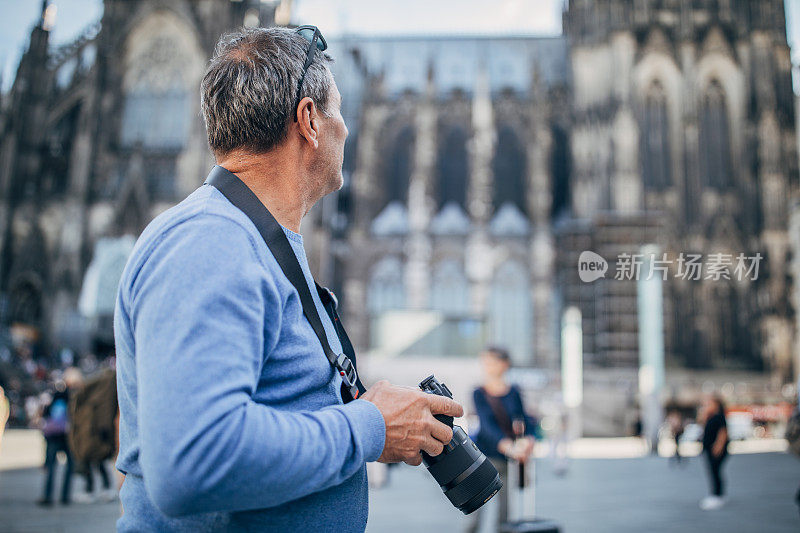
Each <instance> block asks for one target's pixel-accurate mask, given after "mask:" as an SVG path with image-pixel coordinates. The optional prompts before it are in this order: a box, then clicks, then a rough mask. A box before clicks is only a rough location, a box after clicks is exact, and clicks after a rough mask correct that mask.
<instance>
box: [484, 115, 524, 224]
mask: <svg viewBox="0 0 800 533" xmlns="http://www.w3.org/2000/svg"><path fill="white" fill-rule="evenodd" d="M496 146H497V148H496V150H495V153H494V158H493V160H492V171H493V172H494V198H493V200H494V209H495V212H497V211H498V210H500V208H502V207H503V206H504V205H513V206H515V207H516V208H517V209H518V210H519V211H520V213H522V214H523V215H525V214H526V213H527V208H526V205H525V204H526V202H525V200H526V194H525V193H526V187H525V174H526V170H527V159H526V157H525V148H524V146H522V143H521V142H520V140H519V137H518V136H517V134H516V132H515V131H514V130H513V129H512V128H511V127H510V126H506V125H504V126H501V127H500V128H499V130H498V132H497V144H496Z"/></svg>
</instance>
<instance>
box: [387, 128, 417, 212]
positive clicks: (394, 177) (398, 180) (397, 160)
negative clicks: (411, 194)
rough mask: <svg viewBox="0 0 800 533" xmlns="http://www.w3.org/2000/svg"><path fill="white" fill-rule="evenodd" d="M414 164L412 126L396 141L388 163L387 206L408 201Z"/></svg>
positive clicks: (399, 135) (402, 131)
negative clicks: (391, 203)
mask: <svg viewBox="0 0 800 533" xmlns="http://www.w3.org/2000/svg"><path fill="white" fill-rule="evenodd" d="M413 162H414V130H413V128H412V127H411V126H406V127H405V128H403V129H402V130H401V131H400V133H399V134H398V135H397V138H396V139H395V142H394V146H393V147H392V151H391V153H390V155H389V159H388V160H387V161H386V174H385V176H386V193H387V202H386V203H387V204H388V203H390V202H399V203H401V204H403V205H405V204H406V203H407V201H408V185H409V182H410V181H411V171H412V168H413Z"/></svg>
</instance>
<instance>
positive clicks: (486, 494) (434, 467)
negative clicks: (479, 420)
mask: <svg viewBox="0 0 800 533" xmlns="http://www.w3.org/2000/svg"><path fill="white" fill-rule="evenodd" d="M422 458H423V460H424V461H425V465H426V466H427V467H428V471H429V472H430V473H431V475H432V476H433V479H435V480H436V482H437V483H439V486H440V487H441V488H442V491H443V492H444V495H445V496H447V499H448V500H450V503H452V504H453V506H454V507H456V508H457V509H458V510H459V511H461V512H462V513H464V514H469V513H471V512H472V511H474V510H475V509H477V508H478V507H480V506H481V505H483V504H484V503H486V502H487V501H489V499H490V498H491V497H492V496H494V495H495V494H497V491H499V490H500V488H501V487H502V486H503V484H502V482H501V481H500V475H499V474H498V473H497V470H496V469H495V467H494V465H493V464H492V463H491V462H490V461H489V460H488V459H487V458H486V456H485V455H483V454H482V453H481V452H480V450H478V447H477V446H475V443H474V442H472V441H471V440H470V438H469V437H468V436H467V434H466V433H464V430H463V429H461V427H459V426H453V440H451V441H450V442H449V443H448V444H447V446H445V449H444V451H443V452H442V453H441V454H439V455H437V456H436V457H431V456H430V455H428V454H426V453H423V454H422Z"/></svg>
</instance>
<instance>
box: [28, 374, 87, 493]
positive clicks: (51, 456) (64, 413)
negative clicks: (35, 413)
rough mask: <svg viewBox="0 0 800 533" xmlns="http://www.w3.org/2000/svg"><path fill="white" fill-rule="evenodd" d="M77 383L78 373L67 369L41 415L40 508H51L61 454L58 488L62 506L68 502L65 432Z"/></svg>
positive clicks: (68, 456) (69, 456)
mask: <svg viewBox="0 0 800 533" xmlns="http://www.w3.org/2000/svg"><path fill="white" fill-rule="evenodd" d="M79 382H80V372H79V371H78V370H77V369H75V368H69V369H67V370H66V371H65V372H64V376H63V378H62V379H59V380H57V381H56V383H55V392H54V393H53V396H52V399H51V400H50V402H49V403H48V404H47V406H46V407H45V408H44V411H43V412H42V421H43V424H42V434H43V435H44V440H45V460H44V468H45V483H44V492H43V494H42V497H41V498H40V499H39V500H38V501H37V502H36V503H37V504H39V505H42V506H51V505H53V483H54V482H55V473H56V467H57V464H58V454H59V453H63V454H64V455H65V457H66V466H65V469H64V479H63V482H62V486H61V503H62V504H63V505H69V504H70V503H71V499H70V489H71V485H72V469H73V463H72V454H71V453H70V449H69V444H68V442H67V431H68V429H69V414H68V407H69V396H70V391H71V388H72V387H74V386H77V385H78V384H79Z"/></svg>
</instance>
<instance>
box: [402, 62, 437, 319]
mask: <svg viewBox="0 0 800 533" xmlns="http://www.w3.org/2000/svg"><path fill="white" fill-rule="evenodd" d="M432 72H433V71H432V68H429V72H428V85H427V88H426V91H425V95H424V97H423V99H422V101H421V102H420V104H419V106H418V107H417V110H416V116H415V119H414V128H415V137H416V142H415V143H414V163H413V165H414V169H413V171H412V172H411V179H410V181H409V188H408V222H409V235H408V240H407V241H406V265H405V267H406V268H405V287H406V304H407V306H408V307H409V308H410V309H427V307H428V304H429V302H430V285H431V236H430V234H429V233H428V226H429V224H430V220H431V216H432V213H433V205H434V202H433V198H432V195H431V183H432V180H433V173H434V168H435V164H436V152H437V150H436V123H437V118H438V116H437V108H436V103H435V96H436V86H435V84H434V80H433V73H432Z"/></svg>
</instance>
